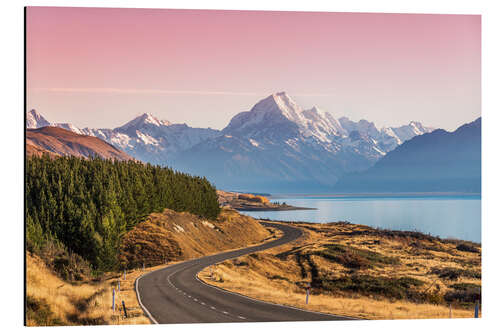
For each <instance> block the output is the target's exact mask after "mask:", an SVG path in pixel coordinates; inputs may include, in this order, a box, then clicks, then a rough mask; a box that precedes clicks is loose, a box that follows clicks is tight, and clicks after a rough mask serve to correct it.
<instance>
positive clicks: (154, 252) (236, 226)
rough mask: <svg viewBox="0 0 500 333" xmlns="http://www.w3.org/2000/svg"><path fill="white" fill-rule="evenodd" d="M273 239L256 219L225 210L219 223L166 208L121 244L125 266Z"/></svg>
mask: <svg viewBox="0 0 500 333" xmlns="http://www.w3.org/2000/svg"><path fill="white" fill-rule="evenodd" d="M269 236H270V233H269V231H268V230H267V229H266V228H264V227H263V226H261V225H260V224H259V223H258V222H257V221H256V220H254V219H252V218H250V217H248V216H243V215H240V214H239V213H238V212H236V211H235V210H232V209H228V208H223V209H222V211H221V214H220V216H219V218H218V219H217V220H216V221H208V220H203V219H200V218H199V217H197V216H195V215H193V214H190V213H178V212H175V211H173V210H170V209H165V211H164V212H163V213H153V214H151V215H150V216H149V217H148V219H147V220H146V221H145V222H142V223H139V224H138V225H137V226H136V227H135V228H134V229H132V230H131V231H130V232H128V233H127V234H126V235H125V237H124V239H123V241H122V245H121V251H120V252H121V255H120V262H121V263H122V265H123V266H124V267H139V266H142V263H143V262H145V263H146V264H149V265H159V264H163V263H165V260H166V259H168V260H186V259H191V258H196V257H199V256H202V255H207V254H210V253H215V252H220V251H223V250H227V249H233V248H236V247H241V246H246V245H249V244H253V243H256V242H260V241H262V240H263V239H266V238H268V237H269Z"/></svg>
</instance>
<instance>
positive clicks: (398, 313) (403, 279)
mask: <svg viewBox="0 0 500 333" xmlns="http://www.w3.org/2000/svg"><path fill="white" fill-rule="evenodd" d="M292 225H294V226H297V227H299V228H302V229H303V230H304V232H305V236H304V237H301V238H300V239H299V240H297V241H295V242H294V243H291V244H286V245H283V246H281V247H278V248H273V249H270V250H267V251H264V252H261V253H257V254H251V255H248V256H245V257H241V258H237V259H234V260H229V261H226V262H224V263H221V264H219V265H217V267H216V268H215V269H213V270H212V272H213V276H210V274H209V272H210V271H208V270H207V269H206V270H204V271H202V272H201V273H200V277H201V278H202V279H204V280H205V281H206V282H207V283H210V284H214V285H216V286H218V287H221V288H225V289H229V290H231V291H234V292H237V293H241V294H244V295H247V296H250V297H254V298H257V299H261V300H265V301H269V302H273V303H278V304H286V305H291V306H296V307H300V308H304V309H309V310H314V311H321V312H329V313H332V314H338V315H346V316H353V317H358V318H366V319H410V318H448V317H449V316H450V304H451V308H452V310H451V313H452V317H454V318H455V317H469V318H470V317H473V315H474V304H475V302H476V301H480V298H481V246H480V245H479V244H474V243H470V242H463V241H457V240H442V239H439V238H435V237H431V236H428V235H424V234H420V233H416V232H403V231H390V230H378V229H373V228H370V227H367V226H362V225H354V224H348V223H330V224H312V223H311V224H309V223H303V224H299V223H293V224H292ZM308 284H310V286H311V296H310V298H309V303H308V304H307V305H306V304H305V293H306V287H307V285H308Z"/></svg>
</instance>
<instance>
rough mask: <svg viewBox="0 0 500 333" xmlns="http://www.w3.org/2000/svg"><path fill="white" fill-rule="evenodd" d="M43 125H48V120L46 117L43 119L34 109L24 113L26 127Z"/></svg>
mask: <svg viewBox="0 0 500 333" xmlns="http://www.w3.org/2000/svg"><path fill="white" fill-rule="evenodd" d="M45 126H50V122H48V121H47V119H45V118H44V117H43V116H42V115H41V114H40V113H38V112H37V111H36V110H35V109H32V110H30V111H28V113H26V128H40V127H45Z"/></svg>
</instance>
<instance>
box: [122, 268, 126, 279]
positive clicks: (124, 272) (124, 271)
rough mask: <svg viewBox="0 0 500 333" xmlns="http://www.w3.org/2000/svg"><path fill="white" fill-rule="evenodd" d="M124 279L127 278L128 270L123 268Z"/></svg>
mask: <svg viewBox="0 0 500 333" xmlns="http://www.w3.org/2000/svg"><path fill="white" fill-rule="evenodd" d="M123 279H124V280H126V279H127V270H126V269H124V270H123Z"/></svg>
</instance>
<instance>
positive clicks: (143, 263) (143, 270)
mask: <svg viewBox="0 0 500 333" xmlns="http://www.w3.org/2000/svg"><path fill="white" fill-rule="evenodd" d="M142 271H144V263H142Z"/></svg>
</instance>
